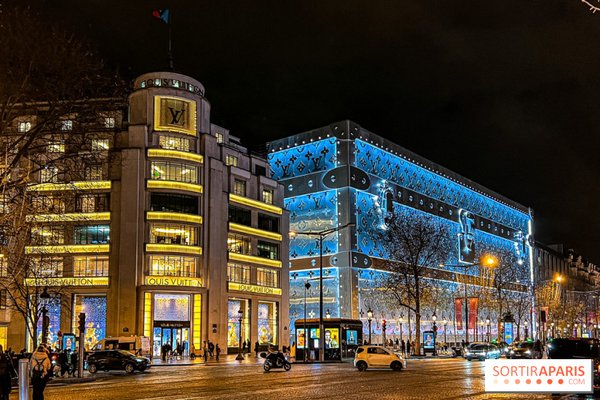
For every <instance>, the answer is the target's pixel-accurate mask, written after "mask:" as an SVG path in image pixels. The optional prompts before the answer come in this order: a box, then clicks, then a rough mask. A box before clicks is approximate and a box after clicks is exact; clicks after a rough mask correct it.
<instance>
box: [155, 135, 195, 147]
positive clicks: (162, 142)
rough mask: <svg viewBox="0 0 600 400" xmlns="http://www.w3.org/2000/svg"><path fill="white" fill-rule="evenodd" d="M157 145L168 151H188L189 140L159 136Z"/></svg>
mask: <svg viewBox="0 0 600 400" xmlns="http://www.w3.org/2000/svg"><path fill="white" fill-rule="evenodd" d="M158 145H159V146H160V147H161V148H163V149H168V150H179V151H190V139H186V138H182V137H178V136H173V135H160V136H159V137H158Z"/></svg>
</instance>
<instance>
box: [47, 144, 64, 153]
mask: <svg viewBox="0 0 600 400" xmlns="http://www.w3.org/2000/svg"><path fill="white" fill-rule="evenodd" d="M47 151H48V153H64V152H65V144H64V143H61V142H54V143H50V144H49V145H48V149H47Z"/></svg>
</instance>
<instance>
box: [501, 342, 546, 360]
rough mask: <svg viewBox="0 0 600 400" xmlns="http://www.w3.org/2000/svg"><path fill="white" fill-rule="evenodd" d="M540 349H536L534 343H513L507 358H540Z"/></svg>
mask: <svg viewBox="0 0 600 400" xmlns="http://www.w3.org/2000/svg"><path fill="white" fill-rule="evenodd" d="M542 356H543V354H542V349H536V348H535V343H533V342H528V341H522V342H516V343H515V344H513V346H512V349H511V350H510V353H509V358H531V359H533V358H542Z"/></svg>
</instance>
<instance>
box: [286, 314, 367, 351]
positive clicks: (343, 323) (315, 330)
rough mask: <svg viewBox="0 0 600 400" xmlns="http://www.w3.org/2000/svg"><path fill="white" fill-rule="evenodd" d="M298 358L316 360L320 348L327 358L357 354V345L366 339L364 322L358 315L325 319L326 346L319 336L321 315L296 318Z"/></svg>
mask: <svg viewBox="0 0 600 400" xmlns="http://www.w3.org/2000/svg"><path fill="white" fill-rule="evenodd" d="M295 327H296V332H295V339H296V340H295V342H296V361H298V362H302V361H304V360H306V361H314V360H318V359H319V352H320V351H323V350H324V351H325V357H324V359H325V361H342V360H344V359H346V358H354V355H355V354H356V349H357V348H358V346H359V345H360V344H362V341H363V332H362V331H363V324H362V321H361V320H359V319H346V318H325V319H323V330H324V334H323V339H324V340H323V341H324V344H325V345H324V347H325V348H324V349H321V348H320V346H319V344H320V341H319V339H320V338H321V332H320V329H319V319H318V318H308V319H306V320H305V319H297V320H296V322H295Z"/></svg>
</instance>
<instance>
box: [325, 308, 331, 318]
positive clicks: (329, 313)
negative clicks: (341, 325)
mask: <svg viewBox="0 0 600 400" xmlns="http://www.w3.org/2000/svg"><path fill="white" fill-rule="evenodd" d="M325 318H327V319H329V318H331V312H329V308H328V309H327V311H326V312H325Z"/></svg>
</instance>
